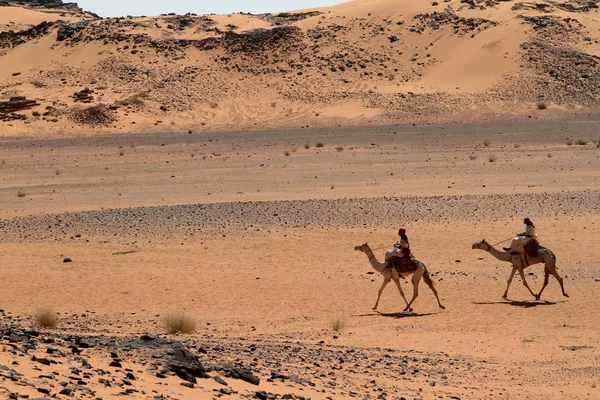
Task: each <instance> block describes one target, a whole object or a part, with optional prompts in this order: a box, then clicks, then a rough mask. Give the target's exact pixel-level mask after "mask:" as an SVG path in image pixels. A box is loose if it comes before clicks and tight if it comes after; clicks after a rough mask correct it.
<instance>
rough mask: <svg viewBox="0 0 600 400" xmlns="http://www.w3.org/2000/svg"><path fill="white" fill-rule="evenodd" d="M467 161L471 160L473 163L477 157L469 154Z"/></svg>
mask: <svg viewBox="0 0 600 400" xmlns="http://www.w3.org/2000/svg"><path fill="white" fill-rule="evenodd" d="M469 160H471V161H475V160H477V156H476V155H475V154H471V155H470V156H469Z"/></svg>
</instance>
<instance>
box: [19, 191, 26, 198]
mask: <svg viewBox="0 0 600 400" xmlns="http://www.w3.org/2000/svg"><path fill="white" fill-rule="evenodd" d="M25 196H27V192H25V191H24V190H19V191H18V192H17V197H25Z"/></svg>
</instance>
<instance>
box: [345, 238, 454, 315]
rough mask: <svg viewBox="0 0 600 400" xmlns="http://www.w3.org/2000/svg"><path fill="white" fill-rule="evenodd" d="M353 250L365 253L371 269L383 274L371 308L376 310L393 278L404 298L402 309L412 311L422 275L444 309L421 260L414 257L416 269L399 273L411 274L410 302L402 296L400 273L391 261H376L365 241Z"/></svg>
mask: <svg viewBox="0 0 600 400" xmlns="http://www.w3.org/2000/svg"><path fill="white" fill-rule="evenodd" d="M354 250H359V251H361V252H363V253H365V254H366V255H367V257H369V262H370V263H371V266H372V267H373V269H374V270H375V271H377V272H379V273H380V274H381V275H383V284H382V285H381V288H379V292H378V294H377V301H376V302H375V306H374V307H373V310H377V306H378V305H379V299H380V298H381V294H382V293H383V290H384V289H385V287H386V286H387V284H388V283H390V281H392V280H393V281H394V283H395V284H396V286H397V287H398V291H399V292H400V296H402V298H403V299H404V302H405V303H406V308H405V309H404V311H410V312H412V310H413V309H412V308H411V305H412V304H413V303H414V301H415V300H416V298H417V296H418V295H419V281H420V280H421V277H423V280H425V283H426V284H427V286H429V287H430V288H431V290H432V291H433V294H434V295H435V298H436V299H437V302H438V306H439V307H440V308H441V309H442V310H444V309H445V308H446V307H444V306H443V305H442V303H441V302H440V298H439V297H438V293H437V290H436V289H435V286H434V284H433V281H432V280H431V276H430V275H429V271H427V267H425V264H423V263H422V262H421V261H419V260H416V259H415V262H416V264H417V270H416V271H414V272H406V273H402V274H401V275H402V276H409V275H411V274H412V284H413V297H412V299H411V300H410V302H408V301H407V300H406V297H405V296H404V292H403V291H402V286H400V275H399V274H398V272H397V271H396V269H395V268H392V266H391V265H390V264H391V263H388V262H387V261H386V262H379V261H377V258H375V254H373V250H371V247H369V245H368V244H367V243H363V244H359V245H358V246H356V247H354Z"/></svg>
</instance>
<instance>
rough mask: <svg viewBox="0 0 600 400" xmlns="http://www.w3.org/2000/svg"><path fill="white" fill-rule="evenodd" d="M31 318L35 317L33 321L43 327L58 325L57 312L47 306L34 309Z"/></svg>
mask: <svg viewBox="0 0 600 400" xmlns="http://www.w3.org/2000/svg"><path fill="white" fill-rule="evenodd" d="M33 318H35V322H37V323H38V324H39V325H41V326H43V327H44V328H56V327H57V326H58V314H56V312H54V310H52V309H51V308H48V307H42V308H38V309H37V310H35V312H34V313H33Z"/></svg>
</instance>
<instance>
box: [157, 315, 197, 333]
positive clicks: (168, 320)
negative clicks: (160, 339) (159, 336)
mask: <svg viewBox="0 0 600 400" xmlns="http://www.w3.org/2000/svg"><path fill="white" fill-rule="evenodd" d="M163 325H164V327H165V330H166V331H167V333H171V334H173V333H193V332H195V331H196V320H195V319H194V318H193V317H192V316H191V315H189V314H188V313H186V312H185V311H169V312H167V313H166V314H165V315H164V316H163Z"/></svg>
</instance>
